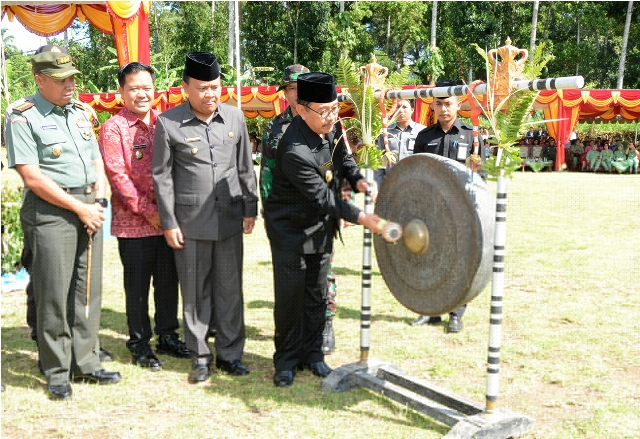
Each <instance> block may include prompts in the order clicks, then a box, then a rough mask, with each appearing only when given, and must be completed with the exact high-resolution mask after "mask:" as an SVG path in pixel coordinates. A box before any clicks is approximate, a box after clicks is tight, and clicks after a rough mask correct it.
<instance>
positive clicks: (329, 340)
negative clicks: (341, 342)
mask: <svg viewBox="0 0 640 439" xmlns="http://www.w3.org/2000/svg"><path fill="white" fill-rule="evenodd" d="M335 348H336V335H335V333H334V332H333V317H327V321H326V322H325V324H324V330H323V331H322V353H323V354H325V355H330V354H331V353H332V352H333V351H334V349H335Z"/></svg>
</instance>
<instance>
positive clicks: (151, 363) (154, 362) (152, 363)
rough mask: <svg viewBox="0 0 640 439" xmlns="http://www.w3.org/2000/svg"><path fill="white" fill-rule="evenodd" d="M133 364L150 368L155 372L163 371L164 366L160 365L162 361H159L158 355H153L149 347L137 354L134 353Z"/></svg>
mask: <svg viewBox="0 0 640 439" xmlns="http://www.w3.org/2000/svg"><path fill="white" fill-rule="evenodd" d="M131 362H132V363H133V364H137V365H139V366H141V367H148V368H149V369H151V370H152V371H153V372H157V371H159V370H162V364H160V360H158V357H156V354H154V353H153V351H152V350H151V347H149V345H146V346H144V347H143V348H141V349H139V350H138V351H137V352H132V353H131Z"/></svg>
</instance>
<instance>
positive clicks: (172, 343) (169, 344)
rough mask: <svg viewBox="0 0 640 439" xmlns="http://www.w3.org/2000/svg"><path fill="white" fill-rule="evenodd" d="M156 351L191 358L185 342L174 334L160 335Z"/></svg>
mask: <svg viewBox="0 0 640 439" xmlns="http://www.w3.org/2000/svg"><path fill="white" fill-rule="evenodd" d="M156 352H158V353H159V354H165V355H171V356H173V357H176V358H189V357H190V356H191V354H190V353H189V349H187V346H186V345H185V344H184V342H183V341H182V340H180V339H179V338H178V337H177V336H176V335H173V334H171V335H161V336H160V337H158V346H157V349H156Z"/></svg>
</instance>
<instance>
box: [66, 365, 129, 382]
mask: <svg viewBox="0 0 640 439" xmlns="http://www.w3.org/2000/svg"><path fill="white" fill-rule="evenodd" d="M73 379H74V381H85V382H88V383H92V384H115V383H117V382H119V381H120V380H121V379H122V376H121V375H120V373H119V372H109V371H107V370H104V369H100V370H96V371H94V372H91V373H86V374H78V375H75V376H74V377H73Z"/></svg>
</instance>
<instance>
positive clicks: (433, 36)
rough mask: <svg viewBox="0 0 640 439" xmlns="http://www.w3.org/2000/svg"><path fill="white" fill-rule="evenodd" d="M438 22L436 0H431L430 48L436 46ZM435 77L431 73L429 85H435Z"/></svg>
mask: <svg viewBox="0 0 640 439" xmlns="http://www.w3.org/2000/svg"><path fill="white" fill-rule="evenodd" d="M437 24H438V0H433V6H432V7H431V43H430V48H431V49H435V48H436V26H437ZM435 83H436V82H435V78H434V77H433V75H431V81H429V85H435Z"/></svg>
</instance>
